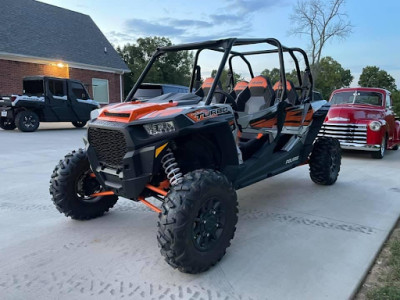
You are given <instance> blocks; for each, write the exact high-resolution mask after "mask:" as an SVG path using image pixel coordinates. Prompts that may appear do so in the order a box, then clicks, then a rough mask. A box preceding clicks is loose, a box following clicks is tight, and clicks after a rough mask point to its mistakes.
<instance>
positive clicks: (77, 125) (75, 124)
mask: <svg viewBox="0 0 400 300" xmlns="http://www.w3.org/2000/svg"><path fill="white" fill-rule="evenodd" d="M72 125H74V126H75V127H76V128H82V127H83V126H85V125H86V121H76V122H72Z"/></svg>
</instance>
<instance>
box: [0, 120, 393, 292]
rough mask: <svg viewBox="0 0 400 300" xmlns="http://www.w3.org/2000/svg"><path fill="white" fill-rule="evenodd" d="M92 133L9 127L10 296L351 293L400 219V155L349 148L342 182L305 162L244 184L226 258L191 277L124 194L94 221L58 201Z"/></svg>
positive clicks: (5, 195)
mask: <svg viewBox="0 0 400 300" xmlns="http://www.w3.org/2000/svg"><path fill="white" fill-rule="evenodd" d="M52 128H53V129H52ZM84 134H85V129H74V128H72V126H70V125H68V124H61V125H60V124H58V125H54V124H51V125H46V124H44V125H41V128H40V130H39V131H37V132H35V133H21V132H18V131H16V130H15V131H12V132H6V131H3V130H0V149H1V151H0V162H1V163H0V189H1V193H0V228H1V229H0V266H1V272H0V298H1V299H112V298H118V299H119V298H130V299H171V300H173V299H243V300H244V299H348V298H350V297H351V296H352V295H353V294H354V293H355V291H356V289H357V287H358V284H359V283H360V281H361V280H362V278H363V276H364V275H365V273H366V272H367V271H368V269H369V266H370V264H371V263H372V262H373V260H374V257H375V255H376V254H377V252H379V249H380V247H381V246H382V243H383V242H384V241H385V239H386V237H387V235H388V234H389V232H390V230H391V229H392V227H393V226H394V225H395V223H396V221H397V219H398V217H399V215H400V176H399V172H400V151H388V152H387V156H386V157H385V158H384V159H383V160H374V159H371V158H370V157H369V155H368V154H366V153H359V152H357V153H345V154H344V156H343V161H342V170H341V173H340V177H339V180H338V182H337V183H336V184H335V185H333V186H330V187H323V186H318V185H316V184H314V183H313V182H312V181H311V180H310V178H309V175H308V167H307V166H303V167H299V168H296V169H294V170H292V171H289V172H286V173H285V174H282V175H279V176H276V177H273V178H271V179H268V180H265V181H262V182H259V183H258V184H255V185H253V186H251V187H248V188H245V189H243V190H240V191H239V192H238V195H239V203H240V215H239V223H238V228H237V232H236V236H235V239H234V240H233V242H232V246H231V247H230V248H229V249H228V252H227V255H226V256H225V257H224V258H223V259H222V261H221V262H220V263H219V264H218V265H217V266H216V267H214V268H213V269H211V270H210V271H208V272H206V273H203V274H200V275H188V274H182V273H180V272H178V271H176V270H173V269H172V268H171V267H169V266H168V265H167V264H166V263H165V262H164V260H163V259H162V257H161V255H160V254H159V249H158V247H157V240H156V222H157V215H156V214H155V213H153V212H152V211H150V210H149V209H147V208H146V207H145V206H142V205H140V204H136V203H133V202H131V201H128V200H125V199H120V201H119V202H118V203H117V205H116V206H115V208H114V209H112V210H111V211H110V213H108V214H106V215H105V216H104V217H102V218H98V219H95V220H91V221H86V222H81V221H73V220H71V219H68V218H66V217H64V215H61V214H60V213H58V211H57V210H56V209H55V207H53V205H52V203H51V201H50V195H49V193H48V186H49V179H50V174H51V172H52V170H53V168H54V166H55V164H56V163H57V162H58V160H59V159H61V158H62V157H63V156H64V154H66V153H67V152H69V151H70V150H73V149H76V148H78V147H81V146H82V145H83V143H82V136H83V135H84Z"/></svg>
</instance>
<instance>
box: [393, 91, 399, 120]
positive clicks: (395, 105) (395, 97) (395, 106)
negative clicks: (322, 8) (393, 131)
mask: <svg viewBox="0 0 400 300" xmlns="http://www.w3.org/2000/svg"><path fill="white" fill-rule="evenodd" d="M392 105H393V110H394V112H395V113H396V115H398V116H399V117H400V91H393V92H392Z"/></svg>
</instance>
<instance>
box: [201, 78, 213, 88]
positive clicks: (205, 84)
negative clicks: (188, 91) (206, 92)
mask: <svg viewBox="0 0 400 300" xmlns="http://www.w3.org/2000/svg"><path fill="white" fill-rule="evenodd" d="M213 83H214V78H212V77H209V78H206V79H205V80H204V82H203V84H202V85H201V87H202V88H203V89H209V88H211V86H212V84H213Z"/></svg>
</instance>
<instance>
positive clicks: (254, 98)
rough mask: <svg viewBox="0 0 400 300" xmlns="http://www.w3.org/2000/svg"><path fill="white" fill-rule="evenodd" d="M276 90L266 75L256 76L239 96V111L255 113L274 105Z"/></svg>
mask: <svg viewBox="0 0 400 300" xmlns="http://www.w3.org/2000/svg"><path fill="white" fill-rule="evenodd" d="M274 101H275V91H274V90H273V89H272V85H271V81H270V80H269V79H268V78H267V77H264V76H261V75H260V76H256V77H254V78H253V79H252V80H250V82H249V85H248V86H247V88H245V89H244V90H243V92H241V93H240V94H239V96H238V99H237V106H238V111H243V112H245V113H247V114H253V113H256V112H258V111H260V110H263V109H266V108H268V107H270V106H272V105H274Z"/></svg>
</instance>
